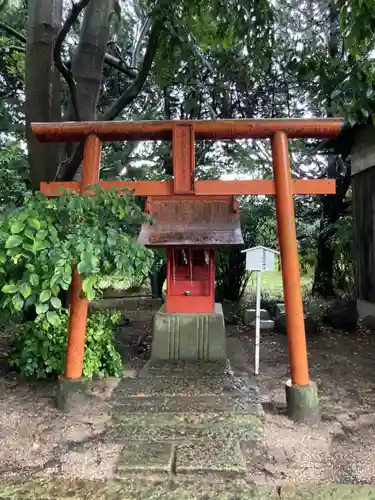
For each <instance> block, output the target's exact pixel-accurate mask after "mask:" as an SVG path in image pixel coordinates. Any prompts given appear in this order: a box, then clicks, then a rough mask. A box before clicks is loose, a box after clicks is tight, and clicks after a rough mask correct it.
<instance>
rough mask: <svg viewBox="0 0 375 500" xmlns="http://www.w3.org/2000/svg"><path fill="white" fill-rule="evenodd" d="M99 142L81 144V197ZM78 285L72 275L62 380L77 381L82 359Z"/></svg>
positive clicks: (94, 172)
mask: <svg viewBox="0 0 375 500" xmlns="http://www.w3.org/2000/svg"><path fill="white" fill-rule="evenodd" d="M101 146H102V144H101V141H100V139H98V138H97V137H95V136H89V137H87V138H86V140H85V149H84V157H83V168H82V180H81V182H80V183H79V184H80V191H81V194H87V191H86V190H85V187H86V186H91V185H94V184H96V183H97V182H98V180H99V172H100V158H101ZM81 290H82V281H81V278H80V277H79V274H78V272H77V270H76V269H75V270H74V272H73V280H72V295H71V297H72V298H71V305H70V318H69V330H68V347H67V352H66V364H65V378H67V379H79V378H80V377H81V376H82V370H83V358H84V355H85V337H86V324H87V314H88V308H89V301H88V300H87V299H86V298H82V297H81Z"/></svg>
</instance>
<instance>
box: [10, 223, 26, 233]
mask: <svg viewBox="0 0 375 500" xmlns="http://www.w3.org/2000/svg"><path fill="white" fill-rule="evenodd" d="M24 229H25V224H24V223H23V221H20V220H16V221H14V222H13V223H12V224H11V226H10V231H11V233H12V234H18V233H20V232H21V231H23V230H24Z"/></svg>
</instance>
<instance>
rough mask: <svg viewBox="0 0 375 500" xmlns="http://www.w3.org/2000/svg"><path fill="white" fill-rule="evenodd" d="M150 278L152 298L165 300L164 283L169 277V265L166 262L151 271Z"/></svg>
mask: <svg viewBox="0 0 375 500" xmlns="http://www.w3.org/2000/svg"><path fill="white" fill-rule="evenodd" d="M149 278H150V283H151V295H152V298H153V299H162V300H163V285H164V282H165V280H166V278H167V266H166V264H165V262H164V263H163V264H162V265H161V266H160V267H159V268H158V269H157V270H156V271H154V270H153V271H151V272H150V273H149Z"/></svg>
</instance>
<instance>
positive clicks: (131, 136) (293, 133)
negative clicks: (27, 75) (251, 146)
mask: <svg viewBox="0 0 375 500" xmlns="http://www.w3.org/2000/svg"><path fill="white" fill-rule="evenodd" d="M177 125H185V126H186V125H193V126H194V132H195V139H196V140H224V139H267V138H269V137H272V135H273V134H274V133H275V132H278V131H283V132H285V133H286V134H287V135H288V137H289V138H290V139H295V138H300V139H302V138H309V137H310V138H315V139H330V138H335V137H336V136H337V134H338V133H339V132H341V130H342V129H343V127H344V121H343V120H340V119H318V120H300V119H295V120H293V119H292V120H291V119H287V120H215V121H212V120H197V121H193V120H171V121H140V122H124V121H111V122H100V121H97V122H55V123H53V122H51V123H32V124H31V128H32V131H33V133H34V134H35V135H36V137H37V138H38V139H39V140H40V141H42V142H61V141H70V142H80V141H81V140H82V139H83V138H84V137H85V136H87V135H90V134H94V135H97V136H98V137H100V139H101V140H102V141H159V140H167V141H168V140H171V139H172V133H173V129H174V127H176V126H177Z"/></svg>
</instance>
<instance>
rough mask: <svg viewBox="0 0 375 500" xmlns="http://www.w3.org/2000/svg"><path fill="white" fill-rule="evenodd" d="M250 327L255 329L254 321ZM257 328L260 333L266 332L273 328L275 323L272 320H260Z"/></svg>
mask: <svg viewBox="0 0 375 500" xmlns="http://www.w3.org/2000/svg"><path fill="white" fill-rule="evenodd" d="M251 326H252V327H254V328H255V326H256V325H255V321H253V322H252V323H251ZM259 326H260V331H261V332H268V331H270V330H273V329H274V328H275V322H274V321H273V320H272V319H261V320H260V325H259Z"/></svg>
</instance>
